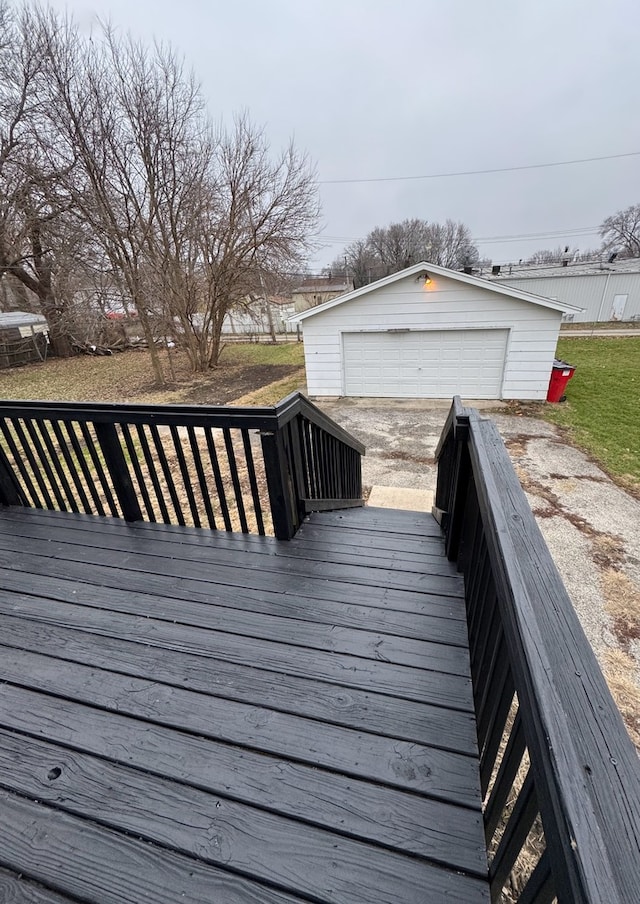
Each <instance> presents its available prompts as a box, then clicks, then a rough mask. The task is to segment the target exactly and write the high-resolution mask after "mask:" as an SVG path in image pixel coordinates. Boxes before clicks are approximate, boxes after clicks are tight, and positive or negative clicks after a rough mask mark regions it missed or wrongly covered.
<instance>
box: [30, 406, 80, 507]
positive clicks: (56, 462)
mask: <svg viewBox="0 0 640 904" xmlns="http://www.w3.org/2000/svg"><path fill="white" fill-rule="evenodd" d="M47 423H51V422H50V421H49V422H47ZM47 423H45V422H44V421H38V429H39V430H40V433H41V435H42V439H43V440H44V444H45V447H46V450H47V452H48V453H49V458H50V459H51V463H52V465H53V470H54V471H55V472H56V474H57V475H58V480H59V482H60V486H61V487H62V490H63V492H64V495H65V496H66V497H67V500H66V503H65V502H64V497H63V503H62V505H61V508H62V510H63V511H68V510H69V509H71V511H72V512H76V513H77V512H78V511H79V509H78V503H77V501H76V497H75V496H74V494H73V491H72V490H71V487H70V485H69V481H68V480H67V475H66V473H65V469H64V467H63V466H62V464H61V462H60V456H59V455H58V453H57V452H56V449H55V446H54V445H53V443H52V442H51V434H50V433H49V430H48V427H47ZM61 436H62V434H61ZM63 448H64V449H66V443H65V441H64V439H62V442H61V444H60V451H61V452H62V449H63ZM67 503H68V506H69V509H68V508H67Z"/></svg>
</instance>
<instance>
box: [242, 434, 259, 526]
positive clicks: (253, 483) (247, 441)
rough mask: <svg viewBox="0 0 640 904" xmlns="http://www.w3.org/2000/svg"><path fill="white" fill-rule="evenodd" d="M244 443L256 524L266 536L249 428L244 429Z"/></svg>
mask: <svg viewBox="0 0 640 904" xmlns="http://www.w3.org/2000/svg"><path fill="white" fill-rule="evenodd" d="M242 443H243V445H244V455H245V459H246V462H247V471H248V472H249V486H250V487H251V498H252V499H253V511H254V514H255V516H256V526H257V528H258V533H259V534H260V535H261V536H264V521H263V519H262V506H261V505H260V493H259V491H258V481H257V480H256V469H255V465H254V462H253V451H252V449H251V437H250V436H249V431H248V430H244V429H243V430H242Z"/></svg>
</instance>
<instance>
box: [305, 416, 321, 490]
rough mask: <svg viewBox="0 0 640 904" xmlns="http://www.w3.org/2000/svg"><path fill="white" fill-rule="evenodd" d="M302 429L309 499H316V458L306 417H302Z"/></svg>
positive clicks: (310, 428)
mask: <svg viewBox="0 0 640 904" xmlns="http://www.w3.org/2000/svg"><path fill="white" fill-rule="evenodd" d="M302 423H303V430H304V450H305V459H306V463H307V473H308V481H309V492H308V494H307V495H308V498H309V499H318V497H319V492H318V476H317V472H316V460H315V456H314V451H313V442H312V439H311V434H312V427H311V424H310V423H309V421H308V420H307V419H306V418H303V421H302Z"/></svg>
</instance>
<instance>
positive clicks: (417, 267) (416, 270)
mask: <svg viewBox="0 0 640 904" xmlns="http://www.w3.org/2000/svg"><path fill="white" fill-rule="evenodd" d="M424 272H428V273H430V274H433V275H434V276H444V277H446V278H447V279H453V280H457V281H458V282H462V283H466V284H467V285H469V286H477V288H479V289H484V290H485V292H495V293H496V294H498V295H506V296H508V297H509V298H515V299H517V300H518V301H528V302H529V303H530V304H537V305H540V306H541V307H543V308H551V309H552V310H554V311H562V312H563V313H564V312H565V311H576V312H578V311H582V308H577V307H575V305H571V304H567V303H566V302H564V301H556V300H555V299H552V298H545V297H544V296H542V295H534V294H533V292H524V291H522V290H521V289H515V288H514V287H513V286H505V285H498V284H496V283H494V282H489V280H486V279H480V278H479V277H477V276H470V275H469V274H468V273H460V272H459V271H457V270H449V269H448V268H447V267H439V266H437V265H436V264H429V263H428V262H427V261H422V262H421V263H419V264H414V265H413V266H412V267H407V268H406V270H400V271H399V272H398V273H392V274H391V276H385V277H383V279H378V280H376V281H375V282H372V283H369V285H368V286H362V288H360V289H355V290H354V291H353V292H346V293H345V294H344V295H339V296H338V297H337V298H333V299H331V301H325V302H324V304H319V305H317V307H315V308H310V309H309V310H308V311H303V312H302V313H300V314H295V315H294V316H293V317H289V318H288V319H289V321H290V322H292V323H297V322H298V321H300V320H307V319H308V318H309V317H316V316H317V315H318V314H322V313H323V312H324V311H328V310H329V309H330V308H335V307H337V306H338V305H341V304H344V303H345V302H348V301H352V300H353V299H354V298H360V297H361V296H363V295H367V294H368V293H369V292H373V291H375V290H376V289H381V288H383V287H384V286H389V285H391V284H392V283H394V282H398V281H399V280H401V279H406V278H407V277H409V276H418V275H420V274H421V273H424Z"/></svg>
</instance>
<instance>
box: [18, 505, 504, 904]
mask: <svg viewBox="0 0 640 904" xmlns="http://www.w3.org/2000/svg"><path fill="white" fill-rule="evenodd" d="M339 514H340V515H341V516H342V515H343V514H344V515H345V516H346V517H344V518H342V517H340V519H337V513H323V514H322V515H318V516H315V515H314V516H312V517H311V519H309V521H307V522H306V523H305V524H304V525H303V527H302V528H301V531H300V532H299V535H298V536H297V537H296V538H295V539H294V540H293V541H292V542H291V543H290V544H284V543H281V542H278V541H275V540H273V539H270V538H256V537H243V536H240V535H231V536H229V535H224V534H222V535H221V534H218V533H217V532H211V531H196V530H194V529H177V528H174V527H170V526H166V525H135V526H126V525H122V524H119V523H118V521H117V519H104V520H103V519H95V518H91V517H89V516H74V515H68V514H63V513H52V512H32V511H25V510H0V682H4V683H3V684H2V686H1V688H0V726H3V728H0V786H2V787H3V788H4V789H5V792H3V795H2V797H3V800H2V807H3V811H4V812H5V813H8V814H9V826H8V827H7V828H6V829H4V830H3V832H4V837H3V838H2V839H1V840H0V866H2V867H4V868H5V869H6V870H9V871H10V872H11V871H12V872H13V875H10V874H5V876H6V879H5V883H6V884H7V887H15V883H16V881H17V882H18V886H17V887H19V884H20V882H21V880H20V879H18V880H16V879H15V876H16V875H18V876H20V875H22V876H24V877H25V880H24V888H25V896H24V900H26V901H31V900H32V901H33V902H34V904H37V902H38V901H40V900H41V901H42V904H49V902H50V904H58V900H60V899H59V898H56V895H61V896H62V898H61V900H62V901H64V900H67V899H69V900H74V899H80V900H89V899H91V900H92V901H93V900H95V901H96V902H100V904H103V902H104V904H106V902H111V901H114V902H115V901H116V900H118V901H123V900H131V901H132V902H133V901H136V902H137V901H143V900H153V901H158V902H160V904H162V902H164V901H167V902H169V901H174V900H185V901H187V902H194V904H195V902H198V901H200V900H202V901H204V900H207V901H212V900H221V901H225V902H226V901H229V902H236V901H238V902H241V901H242V902H244V901H247V902H254V901H255V902H258V901H260V902H263V901H264V902H269V901H273V902H280V901H281V902H282V904H284V902H290V904H294V902H297V901H317V902H324V901H326V902H332V904H349V902H354V904H376V902H378V901H380V902H382V901H385V902H387V901H388V902H395V901H397V902H398V904H400V902H413V901H415V902H418V901H420V902H422V901H425V900H445V899H446V900H452V901H461V902H462V901H464V902H475V901H484V900H488V888H487V885H486V882H485V880H484V878H482V877H483V876H484V875H485V873H486V858H485V853H484V840H483V832H482V819H481V815H480V797H479V782H478V766H477V749H476V742H475V737H474V723H473V716H472V710H473V706H472V699H471V688H470V682H469V679H468V651H467V649H466V643H465V637H464V630H465V622H464V617H463V613H464V607H463V602H462V599H461V584H460V579H459V576H458V575H457V574H456V573H455V572H453V571H452V569H451V567H450V566H449V564H448V563H447V562H446V558H445V557H444V554H443V549H442V543H441V541H440V539H439V531H438V527H437V525H436V524H435V521H434V520H433V519H432V518H431V516H428V515H419V514H418V515H416V514H414V513H398V512H391V513H388V514H387V513H386V512H385V511H383V510H367V509H358V510H352V511H350V512H346V513H339ZM403 524H404V529H403ZM305 531H307V532H308V533H309V534H310V536H309V537H308V538H307V537H306V536H305ZM343 537H346V538H348V539H346V541H345V542H344V543H343V542H342V538H343ZM367 538H370V539H371V544H369V543H368V541H367ZM386 544H388V545H389V549H388V551H387V552H386V553H385V545H386ZM305 550H307V552H308V555H307V554H305ZM316 608H317V613H316ZM54 760H55V763H57V764H58V765H55V764H54V762H53V761H54ZM12 764H13V768H12ZM52 769H53V772H52V771H51V770H52ZM57 770H60V772H58V771H57ZM136 801H138V802H139V805H138V806H137V807H136ZM27 827H29V829H27ZM34 831H35V835H34ZM25 833H26V838H25ZM52 833H57V834H56V838H55V840H54V841H52V842H51V843H50V844H49V846H47V844H46V843H45V841H44V839H45V838H46V839H49V838H50V836H51V835H52ZM30 848H31V850H30ZM64 852H66V854H67V859H66V861H65V862H64V863H62V858H63V856H64ZM69 852H72V856H71V857H69ZM114 862H117V863H118V864H119V868H118V870H113V869H112V864H113V863H114ZM95 864H97V868H96V867H95ZM1 882H2V873H1V872H0V889H1V888H2V885H1ZM38 882H40V883H42V884H43V885H44V886H46V888H44V889H41V888H40V886H38V885H37V884H33V883H38ZM10 883H11V884H10ZM181 883H182V884H181ZM49 889H51V891H49ZM123 889H126V891H123ZM142 889H144V894H143V892H142ZM178 889H180V892H179V893H178ZM87 890H90V895H88V894H87ZM185 890H186V891H185ZM41 892H42V893H43V894H45V897H43V898H38V897H37V894H40V893H41ZM145 894H146V897H145ZM28 895H31V897H28ZM34 895H36V896H35V897H34ZM46 896H49V897H46ZM66 896H70V898H67V897H66ZM18 900H20V898H18Z"/></svg>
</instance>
